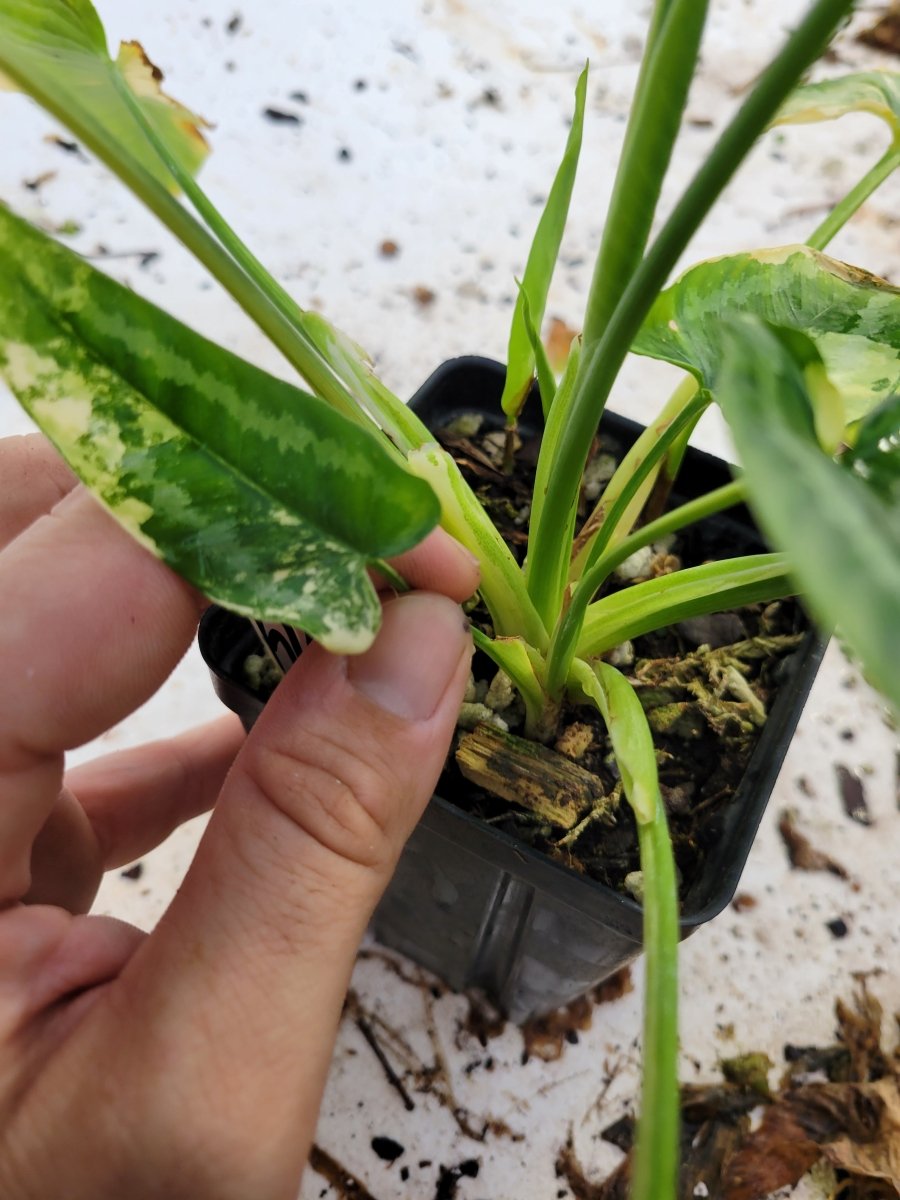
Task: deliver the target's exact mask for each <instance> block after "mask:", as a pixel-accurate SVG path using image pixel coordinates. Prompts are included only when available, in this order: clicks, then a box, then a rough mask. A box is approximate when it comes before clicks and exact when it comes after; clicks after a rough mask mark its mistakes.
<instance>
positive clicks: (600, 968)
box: [200, 358, 824, 1021]
mask: <svg viewBox="0 0 900 1200" xmlns="http://www.w3.org/2000/svg"><path fill="white" fill-rule="evenodd" d="M503 379H504V368H503V367H502V366H501V365H500V364H499V363H496V362H493V361H491V360H489V359H484V358H459V359H454V360H451V361H450V362H447V363H445V364H444V365H443V366H441V367H440V368H439V369H438V370H437V371H436V372H435V373H434V374H433V375H432V376H431V378H430V379H429V380H428V381H427V382H426V383H425V384H424V386H423V387H422V388H421V389H420V390H419V391H418V392H417V393H416V395H415V396H414V397H413V400H412V402H411V407H412V408H413V409H414V410H415V411H416V412H417V413H418V414H419V416H420V417H421V418H422V419H423V420H424V421H425V422H426V424H428V425H429V426H431V427H432V428H437V427H440V426H441V425H444V424H447V423H448V422H449V421H451V420H453V418H454V417H456V416H458V415H460V414H461V413H463V412H471V411H473V410H474V411H477V412H483V413H485V414H486V418H487V420H489V421H492V422H494V423H495V424H496V425H497V426H498V427H500V425H501V416H500V406H499V397H500V393H501V390H502V387H503ZM528 419H529V410H528V409H526V413H525V414H524V415H523V423H526V424H527V421H528ZM530 419H531V421H532V422H533V423H539V421H540V407H539V405H533V407H532V409H531V410H530ZM601 431H602V432H603V433H605V434H606V435H607V436H609V437H612V438H614V439H615V440H616V441H617V442H618V443H619V444H620V445H621V447H622V450H623V451H624V450H626V449H627V448H628V447H629V446H630V445H631V443H632V442H633V441H634V440H635V438H636V437H637V436H638V434H639V433H640V431H641V427H640V426H639V425H637V424H636V423H634V422H633V421H629V420H626V419H625V418H623V417H619V416H616V415H614V414H606V415H604V417H603V421H602V424H601ZM730 479H731V471H730V469H729V467H728V466H727V464H726V463H724V462H723V461H721V460H720V459H717V458H714V457H713V456H711V455H709V454H705V453H703V452H701V451H699V450H694V449H690V450H689V451H688V453H687V456H686V460H685V464H684V468H683V470H682V472H681V477H680V479H679V486H678V488H677V489H676V492H675V498H676V499H677V500H678V501H684V500H689V499H692V498H693V497H694V496H696V495H699V494H701V493H702V492H706V491H708V490H709V489H711V488H715V487H720V486H721V485H723V484H725V483H727V482H728V481H729V480H730ZM708 521H709V523H710V525H711V527H713V529H714V533H713V536H714V538H715V540H716V541H717V542H719V543H720V544H722V545H725V544H730V545H731V546H732V547H733V549H732V551H731V552H738V553H747V552H751V553H752V552H754V551H758V550H759V549H761V548H762V547H763V543H762V540H761V537H760V535H759V533H758V531H757V530H756V528H755V526H754V524H753V520H752V518H751V516H750V514H749V512H748V511H747V510H746V509H745V508H743V507H738V508H734V509H731V510H729V512H728V513H724V514H719V515H717V516H715V517H713V518H709V519H708ZM200 648H201V650H202V653H203V656H204V658H205V660H206V662H207V665H208V666H209V668H210V671H211V674H212V680H213V686H214V687H215V689H216V692H217V693H218V695H219V697H220V698H221V699H222V701H223V702H224V703H225V704H226V705H227V706H228V707H229V708H231V709H232V710H233V711H235V712H236V713H238V715H239V716H240V717H241V719H242V720H243V722H244V725H245V727H246V728H248V729H249V728H250V726H251V725H252V724H253V722H254V720H255V719H256V717H257V716H258V715H259V713H260V712H261V710H262V706H263V701H262V700H261V699H260V697H259V696H257V695H256V694H255V693H254V692H253V691H252V690H251V689H250V687H249V686H248V685H247V683H246V682H245V681H244V679H243V672H242V669H241V668H242V664H243V662H244V659H245V658H246V657H247V655H248V654H253V653H257V652H258V651H259V643H258V641H257V637H256V634H255V632H254V629H253V627H252V626H251V624H250V622H249V621H247V620H245V619H244V618H241V617H237V616H235V615H234V614H232V613H228V612H225V611H223V610H221V609H217V608H213V609H210V610H209V611H208V612H207V613H206V615H205V616H204V618H203V621H202V624H201V627H200ZM823 651H824V645H823V643H822V642H821V641H820V640H819V639H817V637H816V636H815V634H814V633H813V632H812V631H808V632H807V634H806V636H805V638H804V640H803V642H802V643H801V645H800V647H799V649H798V650H797V651H796V652H795V653H794V654H793V655H791V656H790V658H789V659H785V662H784V666H785V669H784V671H783V675H782V682H781V684H780V687H779V690H778V693H777V695H776V697H775V700H774V702H773V704H772V707H771V709H770V713H769V717H768V720H767V722H766V724H765V726H764V728H763V730H762V733H761V735H760V738H759V741H758V743H757V745H756V748H755V750H754V752H753V754H752V757H751V759H750V762H749V764H748V767H747V770H746V772H745V775H744V777H743V780H742V781H741V783H740V784H739V786H738V788H737V790H736V791H735V793H734V795H733V796H732V798H731V800H730V801H728V802H727V803H726V805H725V807H724V811H723V812H722V813H721V816H720V828H719V829H718V831H717V834H718V836H717V838H716V840H715V841H714V843H713V845H712V847H711V848H710V849H709V850H708V851H707V853H706V857H705V860H704V864H703V867H702V869H701V870H700V872H699V874H698V876H697V877H696V878H695V879H694V880H693V882H692V883H691V884H690V886H689V888H688V890H687V892H686V894H685V895H684V896H683V897H682V904H681V917H680V925H681V936H682V937H686V936H687V935H688V934H690V933H692V932H693V930H694V929H696V928H697V926H698V925H702V924H704V923H705V922H706V921H709V920H710V919H711V918H712V917H714V916H716V915H717V914H718V913H719V912H721V910H722V909H723V908H724V907H725V906H726V905H727V904H728V902H729V901H730V900H731V898H732V896H733V895H734V892H735V889H736V887H737V884H738V880H739V878H740V875H741V871H742V870H743V867H744V863H745V861H746V859H747V855H748V853H749V850H750V846H751V843H752V841H753V838H754V836H755V833H756V829H757V827H758V825H759V822H760V819H761V817H762V814H763V811H764V810H765V806H766V804H767V802H768V799H769V794H770V792H771V790H772V787H773V785H774V783H775V779H776V777H777V775H778V772H779V770H780V768H781V764H782V761H783V759H784V756H785V753H786V751H787V747H788V744H789V742H790V740H791V738H792V736H793V733H794V729H795V727H796V725H797V721H798V719H799V716H800V712H801V709H802V707H803V704H804V701H805V699H806V695H807V693H808V691H809V688H810V686H811V684H812V681H813V678H814V677H815V673H816V670H817V669H818V666H819V663H820V661H821V658H822V654H823ZM373 930H374V933H375V936H376V937H377V939H378V940H379V941H380V942H382V943H383V944H384V945H386V946H389V947H392V948H393V949H395V950H399V951H401V952H402V953H403V954H406V955H408V956H409V957H410V958H412V959H414V960H415V961H416V962H418V963H420V964H421V965H422V966H424V967H427V968H428V969H429V970H431V971H434V972H435V973H436V974H437V975H439V976H441V977H442V978H443V979H445V980H446V981H447V983H448V984H450V986H451V987H453V988H455V989H457V990H460V991H461V990H464V989H467V988H478V989H481V990H482V991H484V992H485V993H486V994H487V995H488V996H489V997H490V999H491V1000H492V1001H493V1002H494V1003H496V1004H497V1005H498V1006H499V1007H500V1008H501V1009H502V1010H503V1011H504V1012H505V1013H506V1014H507V1016H508V1017H509V1018H510V1019H511V1020H513V1021H524V1020H526V1019H527V1018H529V1017H531V1016H534V1015H538V1014H541V1013H544V1012H547V1011H549V1010H550V1009H553V1008H556V1007H558V1006H559V1005H562V1004H566V1003H567V1002H568V1001H570V1000H572V999H574V998H575V997H576V996H578V995H580V994H581V993H583V992H585V991H587V990H588V989H590V988H591V987H593V986H594V985H595V984H597V983H599V982H601V981H602V980H603V979H604V978H606V977H607V976H609V975H611V974H612V973H613V972H615V971H617V970H618V969H619V968H621V967H623V966H624V965H625V964H627V963H628V962H630V961H631V960H632V959H634V958H635V957H636V956H637V955H638V954H639V953H640V950H641V909H640V906H639V905H638V904H637V903H636V902H635V901H634V900H632V899H631V898H630V897H628V896H626V895H622V894H619V893H618V892H616V891H613V890H612V889H611V888H608V887H606V886H604V885H603V884H601V883H597V882H595V881H594V880H592V879H590V878H588V877H586V876H584V875H582V874H579V873H577V872H576V871H574V870H570V869H569V868H567V867H566V866H564V865H562V864H561V863H559V862H555V861H553V860H551V859H550V858H548V857H546V856H545V855H543V854H542V853H540V852H539V851H537V850H535V849H533V848H532V847H530V846H527V845H524V844H523V843H521V842H519V841H517V840H516V839H515V838H513V837H511V836H510V835H509V834H507V833H505V832H503V831H501V830H499V829H497V828H496V827H495V826H493V825H488V824H485V823H484V822H483V821H481V820H479V819H478V818H477V817H474V816H472V815H470V814H469V813H467V812H465V811H463V810H462V809H461V808H458V807H457V806H456V805H455V804H453V803H451V802H450V801H448V800H446V799H444V798H443V797H441V796H440V795H435V796H434V797H432V799H431V801H430V803H429V804H428V807H427V808H426V811H425V814H424V816H423V817H422V820H421V821H420V823H419V825H418V826H417V828H416V830H415V831H414V833H413V835H412V837H411V838H410V840H409V843H408V845H407V847H406V849H405V850H404V852H403V855H402V857H401V859H400V864H399V866H398V868H397V872H396V874H395V876H394V878H393V880H392V882H391V884H390V886H389V887H388V889H387V892H386V893H385V895H384V897H383V899H382V901H381V903H380V904H379V906H378V909H377V911H376V913H375V916H374V918H373Z"/></svg>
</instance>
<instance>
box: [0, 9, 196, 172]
mask: <svg viewBox="0 0 900 1200" xmlns="http://www.w3.org/2000/svg"><path fill="white" fill-rule="evenodd" d="M0 70H2V71H3V72H5V75H6V76H7V78H8V80H9V81H10V82H12V84H13V85H15V86H18V87H20V88H22V90H23V91H26V92H28V93H29V94H30V95H31V96H33V97H34V98H35V99H36V100H38V101H39V102H40V103H41V104H42V105H43V106H44V107H45V108H48V109H49V110H50V111H51V112H53V113H55V114H56V115H57V116H59V117H60V119H62V120H65V121H66V122H67V123H69V124H73V125H74V124H75V123H77V124H78V125H80V126H81V127H82V128H83V129H89V130H93V131H94V132H95V133H96V134H97V135H99V136H100V138H101V140H102V141H104V142H106V143H114V144H116V145H118V146H120V147H127V153H128V154H129V156H130V157H131V158H132V159H134V160H137V162H138V163H139V164H140V166H141V167H143V169H144V170H145V171H147V172H149V173H150V174H151V175H153V176H154V177H155V178H157V179H158V180H160V181H161V182H163V183H164V184H165V185H166V187H168V188H169V189H170V190H171V191H176V190H177V188H176V184H175V181H174V179H173V178H172V176H171V174H170V173H169V172H168V171H167V170H166V168H165V167H164V166H163V165H162V163H161V162H160V160H159V158H158V157H157V155H156V152H155V151H154V150H153V148H152V147H151V146H150V144H149V142H148V141H147V139H146V137H145V136H144V133H143V131H142V129H141V127H140V124H139V122H138V121H137V120H136V118H135V116H134V114H133V113H132V111H131V109H130V107H129V105H128V103H127V99H126V96H125V93H126V92H130V93H131V95H132V96H133V97H134V98H135V99H136V100H137V102H138V104H139V105H140V108H141V110H142V112H143V114H144V116H145V117H146V119H147V120H148V121H149V122H150V124H151V125H152V126H153V129H154V130H155V132H156V134H157V136H158V137H159V138H160V139H161V141H163V142H164V143H165V145H166V147H167V149H168V150H169V152H170V153H171V154H172V155H173V156H174V157H175V158H176V159H177V161H178V162H179V163H180V164H181V166H183V167H184V169H185V170H187V171H189V172H190V173H191V174H193V173H194V172H196V171H197V170H198V169H199V167H200V165H201V164H202V162H203V160H204V159H205V157H206V155H207V153H208V147H207V144H206V140H205V139H204V137H203V134H202V133H201V132H200V130H201V128H202V127H204V126H205V125H206V122H205V121H204V120H203V119H202V118H201V117H198V116H197V115H196V114H195V113H192V112H191V111H190V110H189V109H187V108H185V107H184V106H183V105H181V104H179V103H178V102H177V101H175V100H172V99H171V98H170V97H169V96H167V95H166V94H165V92H163V91H162V89H161V87H160V82H161V80H162V74H161V72H160V71H159V70H158V68H157V67H155V66H154V65H153V63H151V62H150V60H149V59H148V58H147V56H146V54H145V53H144V51H143V49H142V48H141V46H140V45H139V44H138V43H137V42H124V43H123V44H122V45H121V46H120V47H119V54H118V57H117V59H116V61H115V62H113V60H112V59H111V58H110V56H109V53H108V51H107V48H106V37H105V35H104V32H103V26H102V25H101V24H100V19H99V17H98V16H97V13H96V12H95V11H94V7H93V5H92V4H90V3H89V2H88V0H40V2H38V0H3V4H2V6H0Z"/></svg>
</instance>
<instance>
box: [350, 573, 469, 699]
mask: <svg viewBox="0 0 900 1200" xmlns="http://www.w3.org/2000/svg"><path fill="white" fill-rule="evenodd" d="M471 644H472V643H471V637H470V635H469V632H468V622H467V620H466V618H465V616H464V615H463V612H462V609H461V608H460V607H459V605H458V604H454V603H453V601H452V600H448V599H447V597H446V596H438V595H435V594H433V593H431V592H413V593H411V594H410V595H407V596H398V597H397V599H396V600H391V601H389V602H388V603H387V604H386V605H385V606H384V618H383V620H382V624H381V629H380V630H379V631H378V637H377V638H376V639H375V642H374V644H373V646H372V648H371V649H370V650H367V651H366V653H365V654H361V655H360V656H359V657H358V658H351V659H349V660H348V664H347V677H348V679H349V680H350V682H351V683H352V684H353V686H354V687H355V688H356V690H357V691H359V692H361V693H362V694H363V695H364V696H366V697H367V699H369V700H372V701H374V702H375V703H376V704H377V705H379V707H381V708H384V709H386V710H387V711H388V712H391V713H393V714H394V715H395V716H398V717H402V718H403V719H404V720H407V721H425V720H427V719H428V717H430V716H431V714H432V713H433V712H434V711H435V709H436V708H437V706H438V704H439V703H440V701H441V697H442V696H443V695H444V692H445V691H446V690H447V687H448V685H449V683H450V680H451V679H452V678H453V675H454V673H455V671H456V669H457V667H458V665H459V660H460V658H461V657H462V655H463V653H464V652H465V651H466V650H467V649H468V648H470V647H471Z"/></svg>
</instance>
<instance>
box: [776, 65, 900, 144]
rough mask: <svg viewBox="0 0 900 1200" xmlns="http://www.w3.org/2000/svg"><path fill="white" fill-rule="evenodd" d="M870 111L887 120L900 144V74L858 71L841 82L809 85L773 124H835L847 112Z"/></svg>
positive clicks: (792, 96)
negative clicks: (823, 122) (815, 122)
mask: <svg viewBox="0 0 900 1200" xmlns="http://www.w3.org/2000/svg"><path fill="white" fill-rule="evenodd" d="M853 112H869V113H873V114H874V115H875V116H876V117H880V118H881V119H882V121H885V122H886V123H887V125H888V128H889V129H890V131H891V136H892V138H893V140H894V141H895V142H898V141H900V74H897V73H896V72H894V71H858V72H856V73H854V74H852V75H844V76H842V77H841V78H840V79H824V80H822V81H821V82H820V83H806V84H804V85H803V86H802V87H798V88H797V90H796V91H795V92H792V93H791V94H790V96H788V98H787V100H786V101H785V103H784V104H783V105H782V107H781V108H780V109H779V110H778V114H777V116H776V117H775V120H774V121H773V122H772V124H773V125H808V124H811V123H812V122H814V121H834V120H835V119H836V118H838V117H843V116H845V115H846V114H847V113H853Z"/></svg>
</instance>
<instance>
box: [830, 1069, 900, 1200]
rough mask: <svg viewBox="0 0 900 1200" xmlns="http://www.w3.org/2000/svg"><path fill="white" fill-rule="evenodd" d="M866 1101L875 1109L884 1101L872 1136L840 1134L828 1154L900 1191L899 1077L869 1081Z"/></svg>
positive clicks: (835, 1161) (837, 1163)
mask: <svg viewBox="0 0 900 1200" xmlns="http://www.w3.org/2000/svg"><path fill="white" fill-rule="evenodd" d="M860 1090H862V1086H861V1087H860ZM865 1101H866V1103H867V1104H871V1105H872V1106H873V1109H874V1108H875V1107H876V1106H877V1105H878V1104H880V1105H881V1108H880V1111H879V1112H878V1124H877V1128H876V1129H875V1131H874V1136H873V1138H872V1140H871V1141H856V1140H854V1139H853V1138H852V1137H850V1136H845V1137H839V1138H837V1139H836V1140H835V1141H833V1142H830V1143H829V1144H828V1145H827V1146H826V1147H825V1157H826V1158H827V1159H828V1161H829V1162H830V1163H832V1164H833V1165H834V1166H835V1167H839V1168H840V1169H841V1170H844V1171H850V1172H851V1173H852V1174H854V1175H865V1176H866V1177H868V1178H873V1179H883V1180H885V1181H886V1182H888V1183H890V1184H891V1185H892V1186H893V1187H894V1188H895V1189H896V1191H897V1193H898V1194H900V1084H898V1081H897V1080H896V1079H879V1080H878V1082H877V1083H872V1084H869V1085H866V1088H865Z"/></svg>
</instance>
